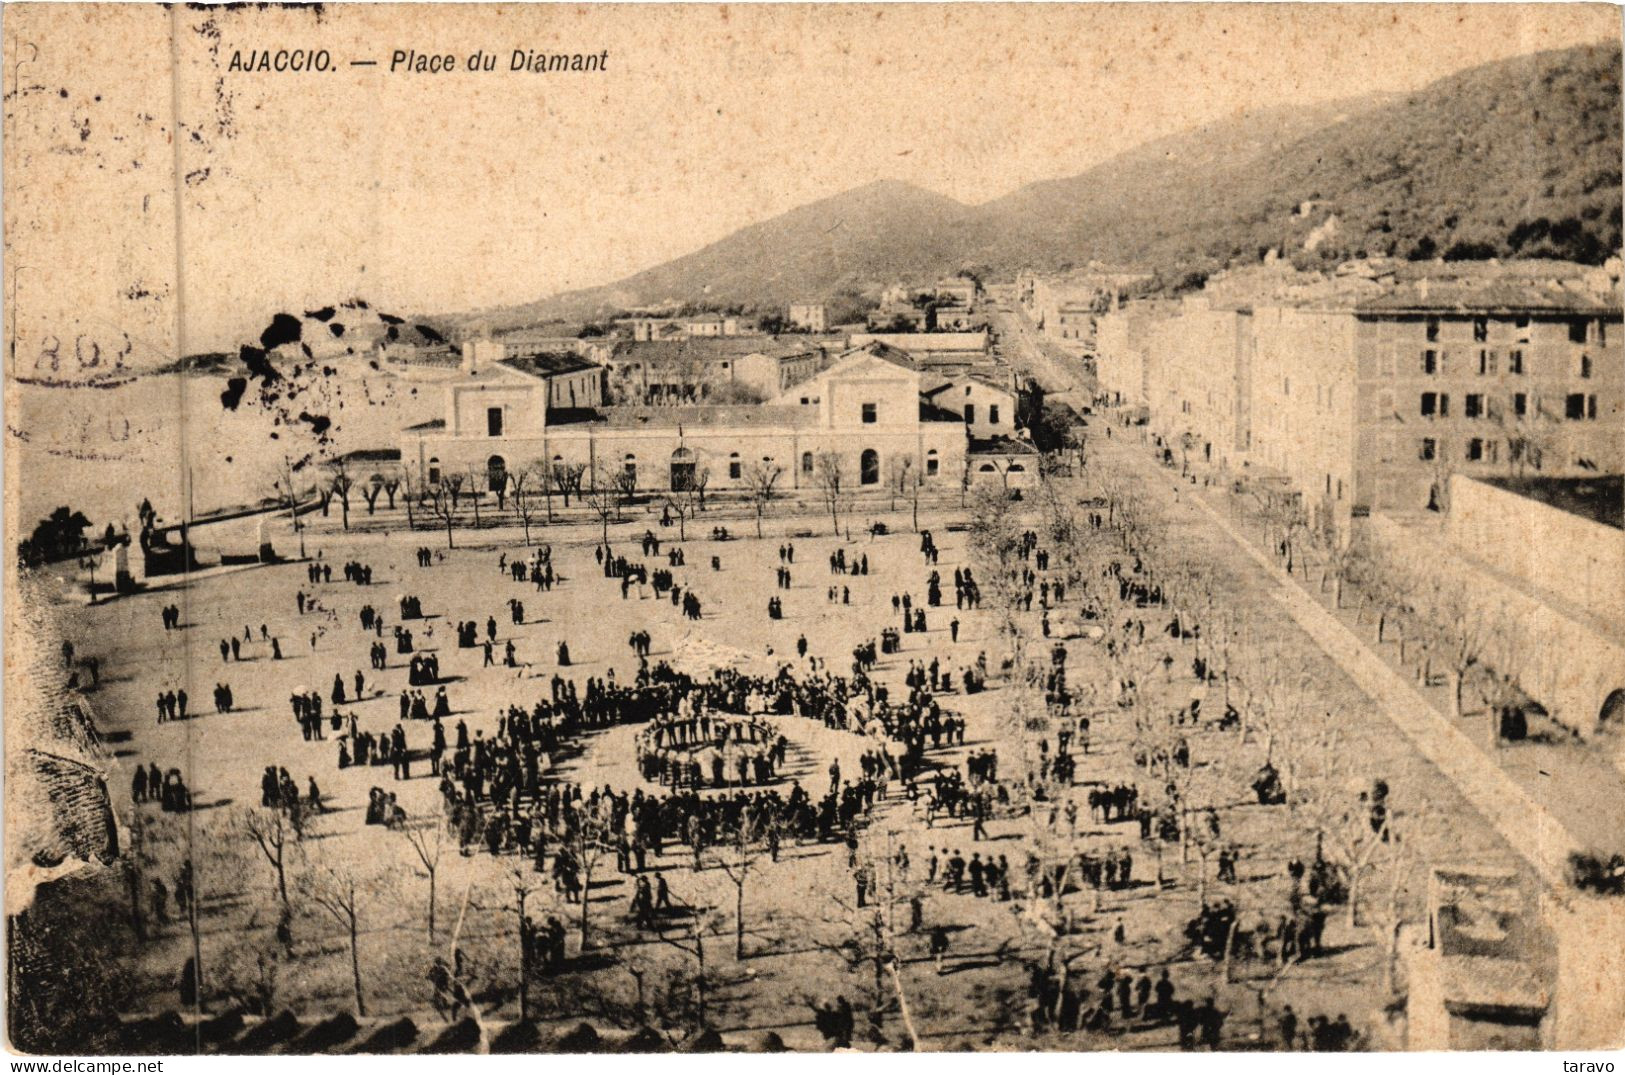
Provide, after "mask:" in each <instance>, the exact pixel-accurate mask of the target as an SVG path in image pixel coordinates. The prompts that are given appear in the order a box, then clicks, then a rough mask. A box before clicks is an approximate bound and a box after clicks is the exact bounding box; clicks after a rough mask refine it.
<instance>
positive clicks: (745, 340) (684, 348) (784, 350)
mask: <svg viewBox="0 0 1625 1075" xmlns="http://www.w3.org/2000/svg"><path fill="white" fill-rule="evenodd" d="M812 350H815V347H814V346H813V345H811V344H808V343H804V342H799V341H798V342H796V343H784V342H779V341H777V340H774V339H772V338H770V337H767V336H685V337H682V338H680V339H672V340H636V341H634V342H632V343H629V344H626V345H625V346H623V347H621V348H619V349H618V350H617V355H616V357H617V360H618V361H621V362H646V363H648V364H649V365H652V366H663V365H676V364H678V363H682V362H709V361H713V360H715V359H721V358H743V357H744V356H746V355H754V354H764V355H769V356H778V355H782V354H796V353H800V352H805V351H812Z"/></svg>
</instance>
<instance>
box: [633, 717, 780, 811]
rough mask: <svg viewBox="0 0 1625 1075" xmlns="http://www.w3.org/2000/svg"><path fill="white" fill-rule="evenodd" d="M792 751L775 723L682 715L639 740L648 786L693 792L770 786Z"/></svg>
mask: <svg viewBox="0 0 1625 1075" xmlns="http://www.w3.org/2000/svg"><path fill="white" fill-rule="evenodd" d="M686 701H688V700H687V699H685V702H686ZM689 712H690V714H692V712H693V710H692V707H690V710H689ZM788 749H789V740H788V739H786V738H785V737H784V735H783V734H782V733H780V732H779V730H778V729H777V728H776V727H775V726H774V725H773V724H772V723H771V722H770V721H767V720H763V719H760V718H749V717H727V718H724V717H722V716H721V715H718V716H717V717H715V718H712V717H711V716H709V715H707V714H701V715H699V716H697V717H696V716H693V715H687V716H685V715H683V713H682V712H681V711H679V712H678V713H677V714H673V715H672V716H670V717H669V718H665V719H660V720H656V721H653V722H651V723H650V724H649V725H648V726H647V727H645V728H644V729H643V730H641V731H639V732H638V735H637V740H636V750H637V756H638V767H639V770H640V771H641V772H642V773H643V778H644V779H645V780H649V781H652V782H654V783H658V784H660V785H662V786H667V787H672V788H685V787H686V788H689V789H692V790H698V789H699V788H701V787H711V788H724V787H728V786H729V785H733V784H737V785H740V786H744V785H752V784H767V783H771V782H772V781H773V780H774V779H776V773H777V771H778V768H779V766H781V765H783V764H784V758H785V753H786V751H787V750H788Z"/></svg>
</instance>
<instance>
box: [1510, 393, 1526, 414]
mask: <svg viewBox="0 0 1625 1075" xmlns="http://www.w3.org/2000/svg"><path fill="white" fill-rule="evenodd" d="M1512 413H1513V414H1514V415H1516V416H1517V417H1519V418H1522V417H1523V416H1524V415H1526V414H1528V413H1529V397H1528V396H1527V395H1525V394H1524V393H1522V392H1514V393H1512Z"/></svg>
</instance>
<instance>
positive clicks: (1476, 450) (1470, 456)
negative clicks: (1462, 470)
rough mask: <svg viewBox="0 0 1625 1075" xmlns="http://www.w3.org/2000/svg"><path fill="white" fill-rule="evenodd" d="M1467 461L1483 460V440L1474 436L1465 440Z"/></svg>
mask: <svg viewBox="0 0 1625 1075" xmlns="http://www.w3.org/2000/svg"><path fill="white" fill-rule="evenodd" d="M1467 461H1468V462H1469V463H1481V462H1483V461H1484V442H1483V441H1482V440H1479V439H1478V438H1477V437H1474V438H1473V439H1472V440H1469V441H1468V442H1467Z"/></svg>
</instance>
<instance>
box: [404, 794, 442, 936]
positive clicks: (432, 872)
mask: <svg viewBox="0 0 1625 1075" xmlns="http://www.w3.org/2000/svg"><path fill="white" fill-rule="evenodd" d="M397 831H398V832H399V833H400V834H401V837H402V839H404V840H405V841H406V844H407V846H408V847H410V848H411V849H412V854H414V855H416V856H417V860H418V864H419V866H421V867H422V872H421V873H420V874H419V876H420V877H423V878H424V879H426V880H427V881H428V882H429V943H430V944H433V943H434V940H435V903H436V896H437V894H438V893H437V890H438V884H437V882H438V879H439V875H440V855H441V853H442V852H443V851H445V849H446V845H447V843H448V842H449V839H450V837H449V834H448V832H447V829H446V820H445V818H444V817H442V816H440V815H438V814H437V815H435V816H434V817H431V818H428V819H427V820H425V821H422V822H418V823H416V824H412V825H407V826H404V827H402V828H400V829H398V830H397Z"/></svg>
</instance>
